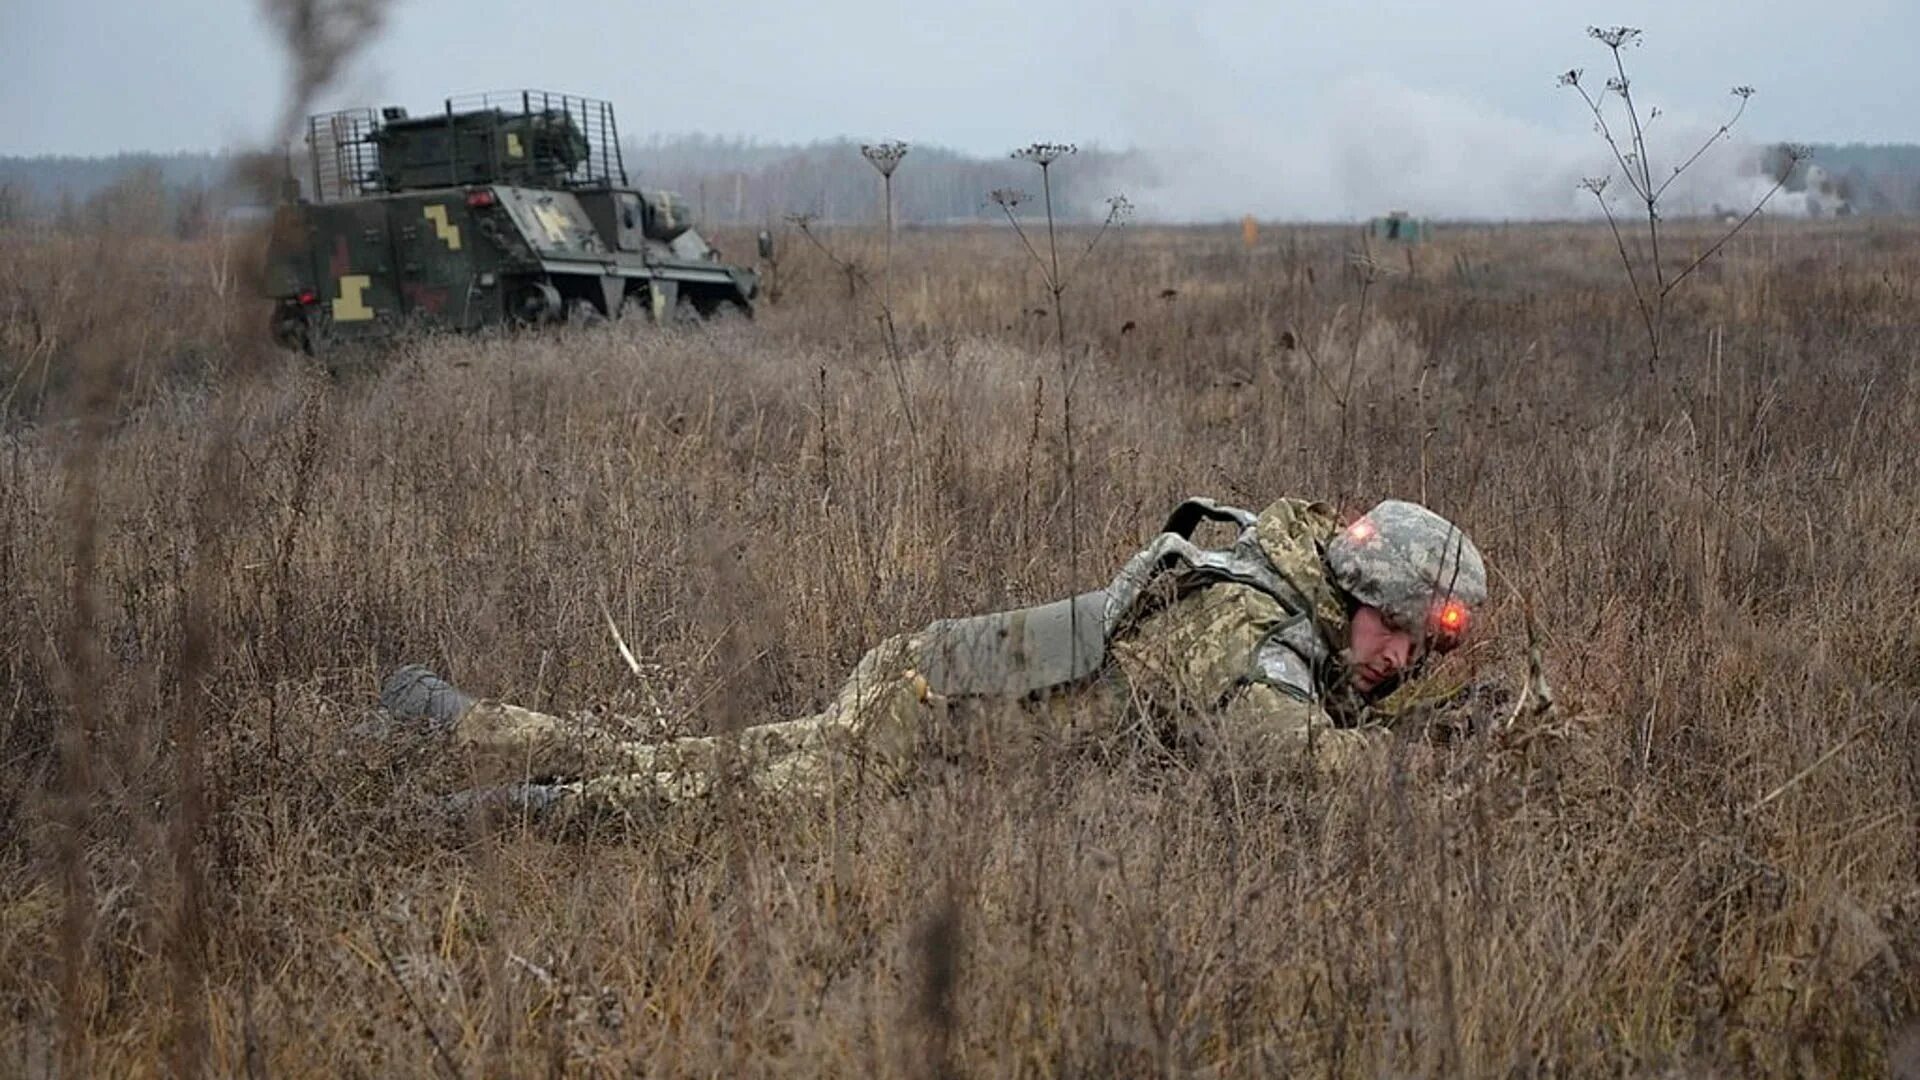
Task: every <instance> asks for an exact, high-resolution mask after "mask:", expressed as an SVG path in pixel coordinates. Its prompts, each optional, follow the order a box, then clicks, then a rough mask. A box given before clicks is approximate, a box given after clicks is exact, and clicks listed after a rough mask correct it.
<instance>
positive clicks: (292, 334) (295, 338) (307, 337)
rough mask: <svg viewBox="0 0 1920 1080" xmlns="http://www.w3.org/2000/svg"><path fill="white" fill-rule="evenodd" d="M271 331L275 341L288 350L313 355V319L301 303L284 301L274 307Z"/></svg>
mask: <svg viewBox="0 0 1920 1080" xmlns="http://www.w3.org/2000/svg"><path fill="white" fill-rule="evenodd" d="M269 332H270V333H271V334H272V335H273V343H274V344H275V345H278V346H280V347H281V348H283V349H285V350H287V351H288V352H297V353H306V354H307V355H309V356H311V355H313V320H312V319H310V318H308V317H307V311H306V309H305V308H303V307H301V306H300V305H299V304H296V303H292V302H289V301H282V302H281V303H280V305H279V306H278V307H277V308H275V309H274V312H273V322H272V325H271V327H270V328H269Z"/></svg>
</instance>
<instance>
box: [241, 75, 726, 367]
mask: <svg viewBox="0 0 1920 1080" xmlns="http://www.w3.org/2000/svg"><path fill="white" fill-rule="evenodd" d="M307 142H308V149H309V152H310V155H311V159H312V170H311V176H310V177H309V178H308V187H309V191H308V193H307V195H306V197H303V198H300V199H298V200H296V201H294V202H291V203H288V204H285V205H282V206H281V207H279V208H278V210H277V211H276V214H275V218H274V223H273V229H272V234H271V241H270V244H269V249H268V274H267V281H268V285H267V292H268V295H269V296H270V297H271V298H272V299H273V300H274V301H276V303H275V308H274V315H273V324H272V330H273V335H274V338H275V340H276V341H278V342H280V343H281V344H282V345H284V346H287V347H289V348H298V349H305V350H308V351H312V350H314V349H316V348H318V347H320V346H321V345H322V344H323V343H326V342H332V341H337V340H352V339H356V338H370V337H378V336H379V335H382V334H384V333H388V332H390V331H391V330H393V329H395V328H397V327H400V326H403V325H412V326H421V327H431V328H437V329H446V330H455V331H470V330H478V329H481V328H483V327H488V326H495V325H500V324H515V325H537V324H541V323H549V322H555V321H559V320H561V319H564V318H567V317H569V316H576V315H578V316H592V317H602V318H615V317H619V316H621V315H623V314H629V313H635V312H645V313H647V314H650V315H651V316H652V317H653V318H655V319H656V320H665V319H668V318H670V317H676V318H688V317H706V316H711V315H714V314H717V313H719V312H721V311H724V310H734V311H739V312H742V313H744V314H749V315H750V314H751V313H752V305H753V299H754V295H755V293H756V291H757V288H758V277H757V275H756V274H755V273H754V272H753V271H752V270H749V269H746V268H744V267H741V266H736V265H733V264H730V263H727V262H724V261H723V260H722V259H721V257H720V254H719V252H717V251H715V250H714V249H713V248H712V247H711V246H710V245H708V244H707V242H706V240H705V239H704V238H702V237H701V236H700V234H699V232H698V231H697V230H696V229H694V228H693V223H692V221H691V219H690V217H689V215H688V214H687V212H686V207H685V205H684V204H683V203H681V202H680V201H679V200H677V199H676V198H675V197H674V196H672V195H671V194H670V193H664V192H642V191H640V190H638V189H636V188H633V187H631V186H629V184H628V180H627V173H626V168H625V165H624V163H623V161H622V159H621V156H620V151H619V139H618V129H617V127H616V126H615V123H614V118H613V109H612V106H611V105H608V104H607V103H605V102H600V101H592V100H589V99H586V98H580V97H576V96H573V95H564V94H553V93H548V92H543V91H514V92H510V93H505V94H486V95H478V96H476V97H474V98H468V99H452V98H450V99H448V100H447V102H446V107H445V110H444V112H442V113H438V114H435V115H432V116H428V117H421V118H409V117H408V116H407V115H406V113H405V110H402V109H398V108H387V109H383V110H381V111H380V112H379V113H378V114H376V113H375V112H374V111H373V110H370V109H357V110H347V111H345V112H340V113H328V114H323V115H319V116H315V117H312V118H310V119H309V121H308V135H307Z"/></svg>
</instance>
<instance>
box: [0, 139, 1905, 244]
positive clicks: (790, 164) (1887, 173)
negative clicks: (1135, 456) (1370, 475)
mask: <svg viewBox="0 0 1920 1080" xmlns="http://www.w3.org/2000/svg"><path fill="white" fill-rule="evenodd" d="M1813 150H1814V160H1815V161H1816V162H1817V163H1818V164H1819V165H1821V166H1822V167H1823V168H1824V169H1825V170H1827V172H1828V173H1829V174H1831V177H1832V178H1833V180H1834V181H1835V183H1836V185H1837V189H1838V190H1837V193H1838V194H1839V195H1840V196H1841V197H1842V198H1843V199H1844V200H1845V202H1846V203H1847V205H1848V207H1849V209H1850V212H1852V213H1857V214H1870V215H1885V214H1920V146H1915V145H1861V144H1851V145H1826V146H1820V145H1816V146H1815V147H1814V148H1813ZM623 152H624V156H625V160H626V166H627V171H628V173H629V175H630V176H632V177H633V178H635V179H636V180H637V182H638V183H639V184H640V185H641V186H643V187H648V188H666V189H669V190H673V191H678V192H679V193H680V194H681V195H682V196H684V197H685V198H686V200H687V201H688V202H689V203H690V204H692V205H693V206H694V207H696V208H697V209H698V210H699V212H700V214H701V218H702V220H705V221H709V222H714V223H717V224H760V223H771V222H777V221H779V220H780V219H781V218H783V217H785V216H786V215H789V214H794V213H806V214H811V215H815V216H816V217H818V218H820V219H821V220H823V221H828V222H842V223H854V222H870V221H875V220H877V219H878V218H879V215H880V210H881V207H880V196H879V190H878V182H877V179H876V176H875V174H874V172H873V170H872V169H871V168H870V167H869V166H868V165H867V163H866V161H864V160H863V159H862V158H861V156H860V146H859V143H857V142H855V141H853V140H848V139H837V140H830V141H823V142H815V143H809V144H805V145H795V144H780V143H764V142H754V141H749V140H741V139H728V138H719V137H713V136H706V135H679V136H668V137H654V138H651V139H648V140H646V141H643V142H635V143H630V144H628V145H626V146H625V147H623ZM300 168H301V167H300V165H299V163H298V162H296V163H295V171H296V172H299V171H300ZM285 170H286V164H285V163H284V162H282V161H279V160H266V161H262V160H261V159H259V158H241V157H237V156H232V155H226V154H206V153H198V154H193V153H188V154H119V155H115V156H112V157H93V158H81V157H12V158H9V157H0V226H6V225H18V224H28V223H40V224H48V225H54V226H57V227H59V228H62V229H66V230H74V231H90V230H92V231H113V232H119V233H139V234H147V235H158V234H167V233H171V234H174V235H179V236H194V235H198V234H200V233H202V232H204V231H206V230H207V229H209V228H211V227H212V226H213V225H215V224H216V223H218V222H220V221H222V220H225V219H227V218H229V217H232V216H239V217H251V216H257V215H258V214H259V213H260V212H261V208H262V207H263V206H265V205H267V204H268V203H270V202H271V201H272V198H273V196H272V192H273V191H274V189H275V186H276V181H278V179H279V178H280V177H281V176H283V175H284V173H285ZM248 178H251V179H248ZM1055 180H1056V184H1055V189H1054V195H1055V200H1056V206H1057V207H1059V208H1060V209H1061V210H1062V211H1063V213H1064V214H1065V216H1067V217H1069V218H1079V219H1087V218H1093V217H1097V216H1098V215H1099V214H1100V213H1101V212H1102V210H1103V209H1104V205H1103V201H1104V199H1105V198H1106V196H1108V195H1110V194H1113V193H1115V192H1117V191H1123V190H1138V189H1141V188H1150V187H1151V186H1152V185H1153V183H1154V176H1153V174H1152V166H1151V163H1150V162H1149V161H1148V160H1147V157H1146V156H1145V155H1143V154H1138V153H1132V152H1114V151H1106V150H1099V149H1087V150H1083V151H1082V152H1081V153H1080V154H1078V155H1077V156H1076V157H1075V158H1073V159H1071V160H1070V161H1068V162H1067V163H1065V164H1064V165H1063V166H1062V167H1059V168H1057V169H1056V170H1055ZM1038 181H1039V176H1038V174H1037V172H1036V170H1035V169H1034V167H1033V166H1031V165H1029V164H1026V163H1023V162H1018V161H1012V160H1008V159H1006V158H980V157H973V156H969V155H966V154H961V153H957V152H955V151H951V150H945V149H942V148H939V147H932V146H915V147H914V148H913V149H912V150H911V151H910V153H909V154H908V156H907V159H906V162H905V163H904V164H903V165H902V166H901V168H900V171H899V172H898V173H897V174H896V176H895V178H894V195H895V200H896V207H897V211H896V212H897V215H898V219H899V220H900V221H902V222H909V223H914V222H918V223H940V222H966V221H978V220H983V219H991V218H994V217H996V216H997V215H998V214H999V208H998V207H996V206H994V205H993V204H992V203H991V202H989V201H988V198H987V194H988V192H990V191H992V190H994V189H996V188H1005V187H1015V188H1021V189H1023V190H1027V191H1030V192H1034V193H1036V194H1037V184H1038Z"/></svg>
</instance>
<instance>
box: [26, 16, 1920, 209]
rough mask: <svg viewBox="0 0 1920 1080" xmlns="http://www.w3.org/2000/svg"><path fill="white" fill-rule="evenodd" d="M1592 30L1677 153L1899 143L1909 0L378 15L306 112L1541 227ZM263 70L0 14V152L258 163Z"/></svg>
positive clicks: (230, 32) (154, 19)
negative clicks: (740, 142)
mask: <svg viewBox="0 0 1920 1080" xmlns="http://www.w3.org/2000/svg"><path fill="white" fill-rule="evenodd" d="M596 10H599V11H603V12H605V14H604V15H603V16H601V17H600V18H599V19H598V21H596V22H595V23H594V24H593V25H588V24H587V23H585V22H582V21H579V20H577V19H575V18H573V13H574V12H593V11H596ZM1595 22H1602V23H1615V22H1625V23H1629V24H1633V25H1638V26H1642V27H1644V28H1645V29H1646V31H1647V38H1646V43H1645V45H1644V46H1643V47H1642V48H1640V49H1638V50H1636V51H1635V52H1634V53H1633V54H1632V62H1633V64H1634V65H1635V67H1636V69H1637V72H1636V77H1637V86H1638V87H1640V88H1643V89H1644V96H1645V97H1646V98H1647V99H1650V100H1651V101H1653V102H1655V103H1658V104H1661V105H1663V106H1665V107H1666V108H1667V110H1668V111H1669V113H1670V115H1671V116H1673V117H1675V118H1676V119H1675V120H1674V122H1673V126H1674V129H1675V131H1676V133H1682V129H1685V128H1687V127H1688V126H1689V125H1693V126H1696V127H1698V128H1699V129H1700V130H1710V129H1711V127H1712V125H1713V124H1715V123H1717V122H1718V118H1719V116H1720V113H1721V111H1722V108H1723V106H1724V105H1725V103H1726V102H1727V100H1728V99H1727V97H1726V92H1727V88H1728V87H1730V86H1732V85H1734V84H1736V83H1751V84H1753V85H1754V86H1756V87H1758V88H1759V90H1760V93H1759V94H1758V95H1757V96H1756V97H1755V98H1754V100H1753V103H1752V106H1751V108H1750V110H1749V112H1748V115H1747V119H1746V120H1745V121H1743V122H1742V125H1741V130H1742V132H1743V133H1744V135H1745V136H1746V137H1747V138H1748V139H1750V140H1775V139H1794V140H1799V141H1850V140H1866V141H1913V142H1920V109H1916V108H1915V107H1914V105H1913V103H1914V102H1915V101H1920V65H1916V64H1915V63H1914V62H1913V60H1912V55H1913V51H1914V47H1915V44H1916V43H1920V3H1916V2H1915V0H1827V2H1824V3H1809V2H1807V0H1791V2H1787V0H1742V2H1734V0H1699V2H1687V3H1682V2H1679V0H1668V2H1665V3H1651V2H1643V0H1631V2H1612V3H1605V4H1599V3H1584V2H1583V3H1562V2H1558V0H1455V2H1452V3H1437V2H1402V3H1393V4H1385V3H1382V4H1366V3H1344V4H1343V3H1328V2H1325V0H1321V2H1316V3H1311V4H1307V3H1296V2H1286V0H1281V2H1271V0H1270V2H1266V3H1256V2H1237V0H1191V2H1188V3H1183V4H1177V5H1175V4H1166V5H1158V6H1133V7H1128V8H1124V9H1122V8H1116V7H1113V6H1111V5H1107V4H1100V3H1095V2H1092V0H954V2H947V3H940V4H900V3H885V2H879V0H814V2H811V3H805V4H802V3H796V2H787V0H777V2H775V0H768V2H754V0H734V2H732V3H725V4H677V5H665V6H662V5H658V4H632V5H623V4H619V3H615V4H610V5H605V6H604V7H601V8H599V9H596V8H594V7H593V6H592V5H586V6H578V5H560V4H554V5H545V4H538V3H529V2H528V0H399V2H398V3H396V4H395V5H394V6H393V8H392V11H391V15H390V17H389V19H388V25H387V28H386V31H385V33H384V34H383V35H382V36H381V38H380V39H379V41H377V42H376V43H375V44H374V45H373V46H372V47H371V48H370V49H368V50H367V52H366V53H365V55H364V56H363V57H361V59H360V60H359V61H358V62H357V63H356V64H355V65H354V66H353V68H352V70H351V72H350V73H349V74H348V75H347V76H346V78H345V79H344V80H343V82H342V84H341V85H340V86H339V87H337V88H336V89H335V91H334V92H333V93H332V94H330V95H329V99H330V100H329V101H328V102H326V103H325V104H383V103H395V104H405V105H408V106H410V107H412V108H414V109H416V110H418V109H422V108H427V107H431V106H433V105H435V104H436V103H437V102H438V100H439V99H440V98H442V97H444V96H445V95H446V94H448V93H453V92H464V91H470V90H477V89H491V88H500V87H509V86H521V85H532V86H540V87H546V88H551V89H562V90H569V91H574V92H579V93H585V94H588V95H590V96H596V97H605V98H609V99H611V100H612V101H614V103H615V104H616V106H617V107H618V109H619V112H620V120H621V127H622V130H623V132H626V133H631V134H634V135H640V134H645V133H648V132H654V131H658V132H684V131H703V132H709V133H714V134H726V135H744V136H752V137H758V138H763V139H774V140H799V141H804V140H809V139H813V138H820V137H828V136H834V135H841V134H847V135H854V136H859V137H879V136H891V137H898V138H904V139H907V140H909V141H918V142H929V143H940V144H945V145H948V146H953V147H957V148H960V149H964V150H970V151H975V152H981V153H995V152H1004V151H1005V150H1006V149H1008V148H1010V147H1012V146H1015V145H1018V144H1021V143H1025V142H1029V141H1032V140H1035V139H1041V138H1044V139H1053V140H1072V141H1078V142H1082V143H1100V144H1103V145H1107V146H1113V147H1122V146H1133V147H1141V148H1146V149H1151V150H1156V151H1160V152H1162V154H1163V156H1164V158H1165V160H1166V161H1167V162H1169V168H1170V173H1169V178H1168V181H1167V184H1168V188H1169V191H1172V192H1174V195H1175V197H1177V198H1178V199H1182V200H1186V201H1188V202H1192V201H1193V200H1196V199H1197V200H1199V202H1200V203H1201V204H1205V205H1204V207H1203V208H1204V209H1205V210H1207V211H1210V212H1211V211H1215V210H1217V211H1219V212H1226V211H1227V210H1228V209H1230V208H1231V207H1232V206H1237V205H1241V204H1245V205H1247V206H1248V208H1250V209H1256V210H1263V209H1268V208H1277V209H1278V210H1280V211H1283V212H1284V211H1287V210H1292V211H1296V212H1300V213H1331V212H1340V210H1341V208H1342V204H1343V203H1354V204H1356V205H1357V203H1358V202H1360V201H1365V200H1372V199H1375V198H1391V197H1393V196H1394V195H1395V194H1397V192H1396V191H1394V190H1391V189H1389V190H1385V191H1377V190H1374V189H1373V187H1372V186H1370V185H1371V183H1372V180H1373V179H1374V178H1375V174H1376V173H1378V172H1380V171H1381V170H1389V171H1393V172H1397V173H1400V174H1405V175H1418V176H1424V177H1428V178H1430V179H1429V181H1428V182H1427V183H1428V184H1429V186H1430V187H1431V188H1432V189H1433V190H1434V191H1436V192H1439V191H1444V190H1448V189H1458V188H1460V187H1461V185H1462V183H1463V181H1464V180H1466V179H1467V178H1469V177H1471V178H1474V179H1475V181H1476V183H1477V184H1478V186H1479V187H1480V188H1482V189H1485V188H1488V187H1489V186H1490V187H1491V189H1492V190H1481V191H1480V193H1479V194H1476V195H1473V196H1471V198H1472V199H1473V200H1477V202H1475V205H1479V204H1480V203H1485V204H1487V205H1493V206H1498V205H1501V204H1502V203H1503V202H1513V201H1515V200H1518V201H1519V203H1520V204H1522V205H1525V206H1528V207H1531V208H1534V209H1540V210H1546V211H1550V210H1551V209H1552V207H1551V206H1546V207H1533V204H1532V203H1531V202H1529V200H1535V199H1538V198H1540V197H1543V196H1542V192H1548V193H1558V192H1560V191H1561V190H1562V188H1563V187H1564V183H1563V181H1565V179H1566V177H1565V176H1564V175H1562V174H1569V173H1577V172H1578V170H1579V168H1580V167H1582V166H1583V165H1584V164H1585V158H1584V157H1582V155H1583V154H1584V152H1585V151H1584V149H1583V148H1584V146H1585V143H1586V141H1587V140H1588V139H1589V136H1588V134H1587V126H1588V125H1587V122H1586V120H1585V119H1584V118H1583V115H1582V113H1581V110H1580V106H1579V103H1578V101H1577V100H1575V99H1573V98H1571V97H1570V96H1568V95H1567V93H1566V92H1564V91H1558V90H1556V89H1555V87H1554V75H1555V74H1556V73H1557V72H1559V71H1561V70H1564V69H1566V68H1567V67H1570V66H1575V65H1580V66H1584V67H1587V68H1589V69H1596V70H1597V69H1598V68H1599V67H1600V66H1601V65H1602V63H1604V61H1605V54H1604V51H1603V50H1602V49H1601V48H1600V47H1599V46H1597V45H1596V44H1595V43H1593V42H1591V41H1588V40H1587V39H1586V38H1585V36H1584V35H1583V29H1584V27H1585V26H1586V25H1587V24H1589V23H1595ZM285 70H286V64H285V60H284V57H283V55H282V53H281V51H280V46H279V44H278V43H277V41H276V39H275V38H274V36H273V35H272V33H271V32H270V31H269V30H268V29H267V27H266V25H265V23H264V22H263V21H262V20H261V18H260V17H259V16H258V15H257V14H256V13H255V6H254V4H253V3H252V0H171V2H169V0H55V2H42V0H0V116H4V117H5V118H6V119H5V121H4V123H0V154H38V153H68V154H98V153H111V152H113V151H117V150H176V149H217V148H221V147H226V146H234V145H242V144H247V143H251V142H255V141H257V140H260V139H262V138H265V137H266V136H267V135H268V134H269V129H270V127H271V125H272V122H273V117H274V116H275V114H276V110H277V109H278V108H279V107H280V105H281V103H282V100H283V95H284V93H285V84H286V78H285ZM1563 159H1564V160H1563ZM1575 159H1579V160H1575ZM1543 160H1548V161H1550V162H1551V164H1552V167H1551V168H1545V169H1540V168H1535V166H1539V165H1541V164H1542V162H1543ZM1536 172H1537V173H1542V174H1551V175H1550V176H1546V175H1543V176H1541V177H1534V176H1533V175H1531V174H1533V173H1536ZM1276 174H1279V175H1276ZM1356 185H1358V186H1359V187H1360V188H1362V189H1364V190H1363V191H1362V192H1361V193H1360V194H1358V195H1354V194H1351V189H1353V188H1354V187H1355V186H1356ZM1536 186H1538V187H1539V188H1540V191H1534V190H1532V189H1533V188H1535V187H1536ZM1420 187H1421V185H1420V184H1414V185H1413V190H1411V191H1410V192H1409V196H1408V199H1407V200H1406V201H1409V202H1412V203H1415V204H1418V203H1421V202H1422V201H1423V199H1422V197H1421V192H1420ZM1552 197H1553V198H1558V197H1559V195H1558V194H1553V195H1552ZM1209 200H1212V202H1218V204H1219V205H1218V206H1214V205H1212V202H1210V201H1209ZM1425 201H1429V202H1431V201H1434V200H1432V199H1427V200H1425ZM1439 201H1440V202H1442V203H1444V202H1445V201H1446V199H1444V198H1442V199H1440V200H1439ZM1351 208H1352V207H1351V206H1349V207H1348V209H1351ZM1416 209H1421V207H1418V206H1416ZM1425 209H1427V210H1429V212H1445V211H1447V210H1449V209H1452V210H1455V211H1458V210H1459V209H1461V207H1459V206H1451V207H1450V206H1446V205H1440V206H1433V207H1428V208H1425Z"/></svg>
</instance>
